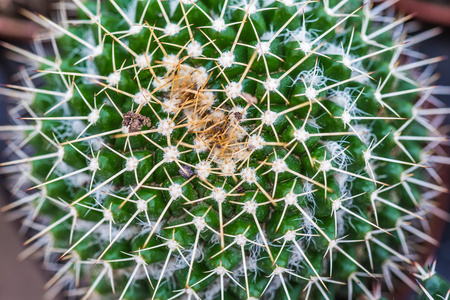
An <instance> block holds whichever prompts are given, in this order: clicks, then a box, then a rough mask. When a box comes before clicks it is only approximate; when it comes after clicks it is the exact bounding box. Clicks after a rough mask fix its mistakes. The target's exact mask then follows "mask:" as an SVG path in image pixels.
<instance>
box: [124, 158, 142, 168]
mask: <svg viewBox="0 0 450 300" xmlns="http://www.w3.org/2000/svg"><path fill="white" fill-rule="evenodd" d="M138 164H139V160H138V159H136V158H135V157H134V156H132V157H129V158H127V163H126V164H125V169H126V170H127V171H134V170H136V168H137V166H138Z"/></svg>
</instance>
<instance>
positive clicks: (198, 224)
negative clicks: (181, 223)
mask: <svg viewBox="0 0 450 300" xmlns="http://www.w3.org/2000/svg"><path fill="white" fill-rule="evenodd" d="M192 222H193V224H194V226H195V228H197V230H199V231H202V230H203V229H205V227H206V221H205V219H204V218H202V217H194V220H192Z"/></svg>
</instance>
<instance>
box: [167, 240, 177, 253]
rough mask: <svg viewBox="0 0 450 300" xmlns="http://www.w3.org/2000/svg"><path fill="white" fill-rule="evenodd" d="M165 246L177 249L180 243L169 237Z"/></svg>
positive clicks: (173, 249)
mask: <svg viewBox="0 0 450 300" xmlns="http://www.w3.org/2000/svg"><path fill="white" fill-rule="evenodd" d="M167 247H168V248H169V249H170V250H172V251H175V250H177V249H178V247H180V244H178V242H177V241H175V240H174V239H170V240H168V241H167Z"/></svg>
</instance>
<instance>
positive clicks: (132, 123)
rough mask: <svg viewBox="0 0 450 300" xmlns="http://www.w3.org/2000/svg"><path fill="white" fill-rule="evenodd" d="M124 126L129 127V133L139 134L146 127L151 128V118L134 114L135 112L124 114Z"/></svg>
mask: <svg viewBox="0 0 450 300" xmlns="http://www.w3.org/2000/svg"><path fill="white" fill-rule="evenodd" d="M122 125H123V126H125V127H127V128H128V131H129V132H137V131H139V130H141V128H142V126H144V125H146V126H147V127H150V125H151V122H150V118H148V117H146V116H143V115H140V114H137V113H134V112H133V111H129V112H127V113H124V114H123V121H122Z"/></svg>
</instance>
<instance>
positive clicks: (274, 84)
mask: <svg viewBox="0 0 450 300" xmlns="http://www.w3.org/2000/svg"><path fill="white" fill-rule="evenodd" d="M263 85H264V88H265V89H266V90H268V91H271V92H272V91H276V90H277V89H278V87H279V86H280V81H279V80H278V79H277V78H270V77H269V78H267V79H266V82H264V83H263Z"/></svg>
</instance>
